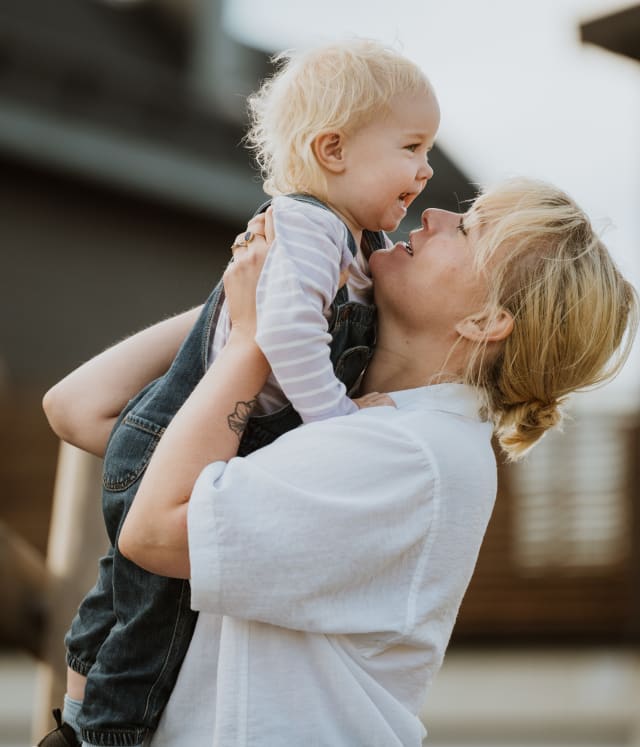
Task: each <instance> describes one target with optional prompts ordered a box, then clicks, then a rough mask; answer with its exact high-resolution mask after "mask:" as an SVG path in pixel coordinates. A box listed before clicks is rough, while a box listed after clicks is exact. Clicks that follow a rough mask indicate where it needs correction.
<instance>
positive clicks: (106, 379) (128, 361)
mask: <svg viewBox="0 0 640 747" xmlns="http://www.w3.org/2000/svg"><path fill="white" fill-rule="evenodd" d="M200 308H201V307H200ZM200 308H195V309H191V310H190V311H186V312H184V313H182V314H179V315H178V316H174V317H172V318H171V319H165V320H164V321H162V322H159V323H158V324H155V325H153V326H152V327H149V328H147V329H145V330H142V331H141V332H138V333H137V334H135V335H133V336H131V337H128V338H127V339H126V340H123V341H122V342H120V343H118V344H117V345H114V346H113V347H111V348H109V349H108V350H105V351H104V352H103V353H100V354H99V355H97V356H96V357H95V358H92V359H91V360H89V361H87V362H86V363H84V364H83V365H82V366H80V367H79V368H77V369H76V370H75V371H72V372H71V373H70V374H69V375H68V376H66V377H65V378H64V379H62V380H61V381H59V382H58V383H57V384H55V385H54V386H53V387H52V388H51V389H49V391H48V392H47V393H46V394H45V395H44V399H43V401H42V406H43V408H44V411H45V414H46V416H47V419H48V421H49V424H50V425H51V428H52V429H53V431H54V432H55V433H56V434H57V435H58V436H59V437H60V438H61V439H62V440H63V441H67V442H68V443H70V444H73V445H74V446H78V447H79V448H81V449H84V450H85V451H89V452H91V453H92V454H95V455H96V456H99V457H102V456H104V451H105V448H106V445H107V441H108V439H109V434H110V433H111V430H112V428H113V425H114V423H115V421H116V419H117V417H118V415H119V414H120V412H121V410H122V408H123V407H124V406H125V405H126V404H127V402H128V401H129V400H130V399H131V398H132V397H133V396H134V395H135V394H136V393H137V392H139V391H140V389H142V387H143V386H145V385H146V384H148V383H149V382H150V381H153V379H155V378H157V377H158V376H161V375H162V374H163V373H164V372H165V371H166V370H167V369H168V368H169V366H170V365H171V361H172V360H173V358H174V357H175V355H176V353H177V351H178V348H179V347H180V345H181V344H182V342H183V340H184V339H185V337H186V336H187V334H188V332H189V330H190V329H191V327H192V326H193V324H194V322H195V320H196V318H197V316H198V314H199V312H200Z"/></svg>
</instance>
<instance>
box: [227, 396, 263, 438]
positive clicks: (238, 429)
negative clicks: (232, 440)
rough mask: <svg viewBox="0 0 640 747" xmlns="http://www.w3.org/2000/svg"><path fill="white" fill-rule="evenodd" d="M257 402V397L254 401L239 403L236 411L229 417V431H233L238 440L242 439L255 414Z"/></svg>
mask: <svg viewBox="0 0 640 747" xmlns="http://www.w3.org/2000/svg"><path fill="white" fill-rule="evenodd" d="M256 402H257V399H256V398H255V397H254V398H253V399H252V400H249V402H237V403H236V409H235V410H234V411H233V412H232V413H231V415H227V423H228V424H229V429H230V430H232V431H233V432H234V433H235V434H236V436H238V438H242V434H243V433H244V429H245V428H246V427H247V421H248V420H249V416H250V415H251V413H252V412H253V408H254V407H255V405H256Z"/></svg>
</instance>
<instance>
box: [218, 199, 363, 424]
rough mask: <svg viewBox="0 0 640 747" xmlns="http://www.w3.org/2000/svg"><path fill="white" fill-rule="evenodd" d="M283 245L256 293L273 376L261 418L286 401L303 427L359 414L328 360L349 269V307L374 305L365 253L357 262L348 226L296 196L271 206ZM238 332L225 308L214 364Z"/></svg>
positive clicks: (261, 339) (276, 247)
mask: <svg viewBox="0 0 640 747" xmlns="http://www.w3.org/2000/svg"><path fill="white" fill-rule="evenodd" d="M272 209H273V221H274V227H275V232H276V239H275V241H274V242H273V245H272V246H271V248H270V250H269V254H268V255H267V259H266V261H265V264H264V267H263V270H262V273H261V275H260V281H259V283H258V288H257V292H256V301H257V323H258V327H257V334H256V341H257V343H258V345H259V346H260V348H261V349H262V352H263V353H264V355H265V357H266V358H267V360H268V361H269V365H270V366H271V370H272V373H271V375H270V377H269V379H268V380H267V383H266V385H265V387H264V389H263V390H262V392H260V394H259V395H258V405H259V407H260V408H261V410H262V412H265V413H270V412H274V411H275V410H277V409H278V408H279V407H281V406H282V405H284V404H285V403H286V402H287V399H288V400H289V401H290V402H291V403H292V404H293V406H294V407H295V409H296V410H297V411H298V413H299V414H300V417H301V418H302V420H303V422H305V423H307V422H311V421H313V420H323V419H325V418H330V417H334V416H336V415H347V414H348V413H351V412H355V411H356V410H357V409H358V408H357V406H356V405H355V404H354V403H353V402H352V401H351V400H350V399H349V397H347V393H346V389H345V386H344V384H343V383H342V382H341V381H340V380H339V379H337V378H336V376H335V374H334V372H333V366H332V365H331V359H330V357H329V352H330V351H329V344H330V342H331V335H330V334H329V332H328V321H329V318H330V312H331V304H332V302H333V299H334V298H335V296H336V293H337V292H338V287H339V279H340V273H341V272H342V271H343V270H344V269H347V268H348V269H349V276H348V279H347V291H348V295H349V299H350V300H355V301H360V302H361V303H371V287H372V284H371V277H370V276H369V268H368V263H367V260H366V259H365V258H364V256H363V254H362V251H361V249H358V251H357V253H356V256H355V258H354V256H353V254H352V253H351V250H350V249H349V244H348V240H347V236H348V231H347V227H346V226H345V224H344V223H343V222H342V221H341V220H340V218H338V216H337V215H335V214H334V213H333V212H331V211H330V210H326V209H325V208H322V207H319V206H318V205H313V204H310V203H307V202H301V201H300V200H294V199H293V198H291V197H274V199H273V201H272ZM230 329H231V325H230V321H229V314H228V309H227V304H226V302H225V303H223V305H222V308H221V311H220V317H219V320H218V324H217V325H216V329H215V332H214V335H213V340H212V345H211V350H210V356H209V361H210V362H212V361H213V360H214V359H215V357H216V355H218V353H219V352H220V350H222V348H223V347H224V344H225V343H226V341H227V339H228V338H229V331H230Z"/></svg>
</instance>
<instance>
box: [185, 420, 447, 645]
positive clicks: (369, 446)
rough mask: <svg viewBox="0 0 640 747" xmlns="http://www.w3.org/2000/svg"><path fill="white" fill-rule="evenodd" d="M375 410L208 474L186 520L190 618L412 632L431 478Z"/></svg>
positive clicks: (306, 430) (431, 513) (418, 455)
mask: <svg viewBox="0 0 640 747" xmlns="http://www.w3.org/2000/svg"><path fill="white" fill-rule="evenodd" d="M376 409H379V408H373V409H371V410H363V411H360V412H359V413H357V414H355V415H351V416H349V417H345V418H337V419H334V420H332V421H324V422H322V423H312V424H310V425H307V426H303V427H301V428H299V429H297V430H296V431H295V432H292V433H289V434H285V435H284V436H282V437H281V438H280V439H278V441H277V442H275V443H274V444H272V445H271V446H269V447H266V448H264V449H261V450H259V451H257V452H255V453H254V454H251V455H250V456H249V457H245V458H235V459H232V460H231V461H230V462H228V463H224V462H216V463H213V464H211V465H209V466H208V467H207V468H205V470H204V471H203V472H202V474H201V475H200V477H199V479H198V481H197V484H196V486H195V488H194V491H193V494H192V497H191V501H190V506H189V514H188V516H189V519H188V526H189V552H190V560H191V587H192V606H193V608H194V609H197V610H202V611H207V612H212V613H217V614H223V615H230V616H233V617H238V618H243V619H251V620H256V621H261V622H266V623H270V624H273V625H279V626H282V627H286V628H290V629H295V630H303V631H309V632H316V633H327V634H341V633H342V634H348V633H358V632H365V631H364V628H366V629H367V630H379V631H390V632H398V633H402V632H405V631H406V630H407V629H409V628H410V627H411V625H412V624H413V619H412V615H413V614H414V610H415V594H416V593H417V591H416V589H417V586H416V584H417V581H418V576H419V574H420V569H421V568H424V562H425V557H426V554H427V553H428V550H429V534H430V531H431V528H432V524H433V522H434V521H435V517H436V516H437V510H436V508H435V507H436V504H437V501H438V495H437V480H436V478H435V476H434V471H433V470H432V468H431V466H430V463H429V459H428V458H427V456H426V454H425V452H424V451H423V450H422V448H421V447H420V446H419V444H417V443H415V444H414V443H413V442H412V440H411V439H410V438H407V434H406V433H404V432H403V430H402V429H401V428H396V427H394V426H392V425H388V424H387V423H386V421H388V420H389V419H391V420H392V419H393V416H388V415H387V416H385V417H384V418H383V421H385V422H384V423H383V424H381V421H380V416H379V414H378V417H372V416H371V413H374V412H375V410H376ZM384 409H385V410H392V409H393V408H384ZM365 445H366V446H365Z"/></svg>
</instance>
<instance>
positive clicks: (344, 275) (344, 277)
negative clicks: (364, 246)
mask: <svg viewBox="0 0 640 747" xmlns="http://www.w3.org/2000/svg"><path fill="white" fill-rule="evenodd" d="M347 280H349V268H348V267H345V268H344V270H343V271H342V272H341V273H340V279H339V280H338V288H342V286H343V285H344V284H345V283H346V282H347Z"/></svg>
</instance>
